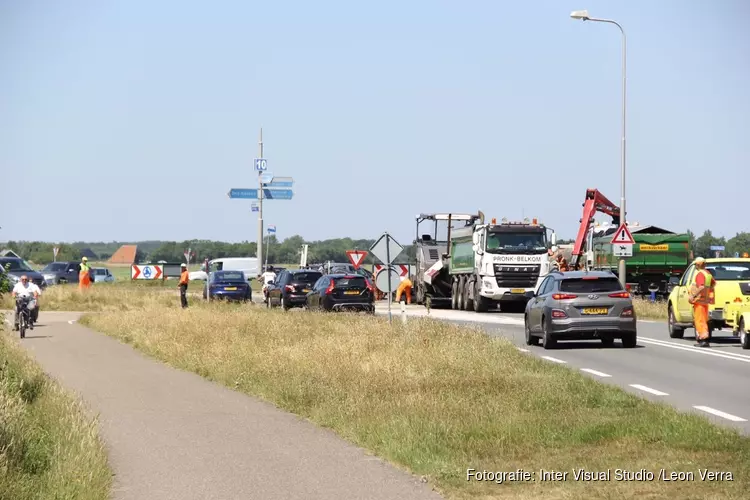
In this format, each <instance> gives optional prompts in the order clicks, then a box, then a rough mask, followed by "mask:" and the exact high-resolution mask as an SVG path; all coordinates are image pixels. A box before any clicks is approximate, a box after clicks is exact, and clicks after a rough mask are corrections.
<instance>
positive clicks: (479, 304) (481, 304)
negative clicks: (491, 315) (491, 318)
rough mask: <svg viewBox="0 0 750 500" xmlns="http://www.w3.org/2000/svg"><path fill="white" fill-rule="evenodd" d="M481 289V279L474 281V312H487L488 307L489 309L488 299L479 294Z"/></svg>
mask: <svg viewBox="0 0 750 500" xmlns="http://www.w3.org/2000/svg"><path fill="white" fill-rule="evenodd" d="M480 289H481V284H480V282H479V281H475V282H474V312H478V313H479V312H487V309H489V306H488V304H487V299H486V298H484V297H482V296H481V295H479V290H480Z"/></svg>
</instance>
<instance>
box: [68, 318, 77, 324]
mask: <svg viewBox="0 0 750 500" xmlns="http://www.w3.org/2000/svg"><path fill="white" fill-rule="evenodd" d="M75 322H76V320H74V319H70V320H68V324H69V325H72V324H73V323H75Z"/></svg>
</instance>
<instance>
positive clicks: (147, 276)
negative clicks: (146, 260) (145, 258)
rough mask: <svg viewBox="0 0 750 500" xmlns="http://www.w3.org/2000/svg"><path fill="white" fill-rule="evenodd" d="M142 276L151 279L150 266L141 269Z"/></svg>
mask: <svg viewBox="0 0 750 500" xmlns="http://www.w3.org/2000/svg"><path fill="white" fill-rule="evenodd" d="M143 276H144V277H145V278H150V277H151V266H146V267H144V268H143Z"/></svg>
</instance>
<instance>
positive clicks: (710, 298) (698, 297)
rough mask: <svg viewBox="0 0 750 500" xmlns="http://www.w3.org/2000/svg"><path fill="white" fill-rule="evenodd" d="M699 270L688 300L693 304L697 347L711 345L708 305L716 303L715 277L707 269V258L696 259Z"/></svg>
mask: <svg viewBox="0 0 750 500" xmlns="http://www.w3.org/2000/svg"><path fill="white" fill-rule="evenodd" d="M694 263H695V267H696V269H698V272H697V273H696V275H695V282H694V284H693V286H691V287H690V296H689V298H688V301H689V302H690V303H691V304H692V305H693V323H694V324H695V337H696V340H698V343H697V344H695V346H696V347H711V346H710V344H709V343H708V306H709V304H713V303H714V277H713V276H711V273H709V272H708V271H706V259H704V258H703V257H698V258H697V259H695V262H694Z"/></svg>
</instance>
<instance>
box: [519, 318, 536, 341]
mask: <svg viewBox="0 0 750 500" xmlns="http://www.w3.org/2000/svg"><path fill="white" fill-rule="evenodd" d="M523 330H524V334H525V335H526V345H539V337H535V336H533V335H532V334H531V326H530V325H529V318H528V317H526V316H524V317H523Z"/></svg>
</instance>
